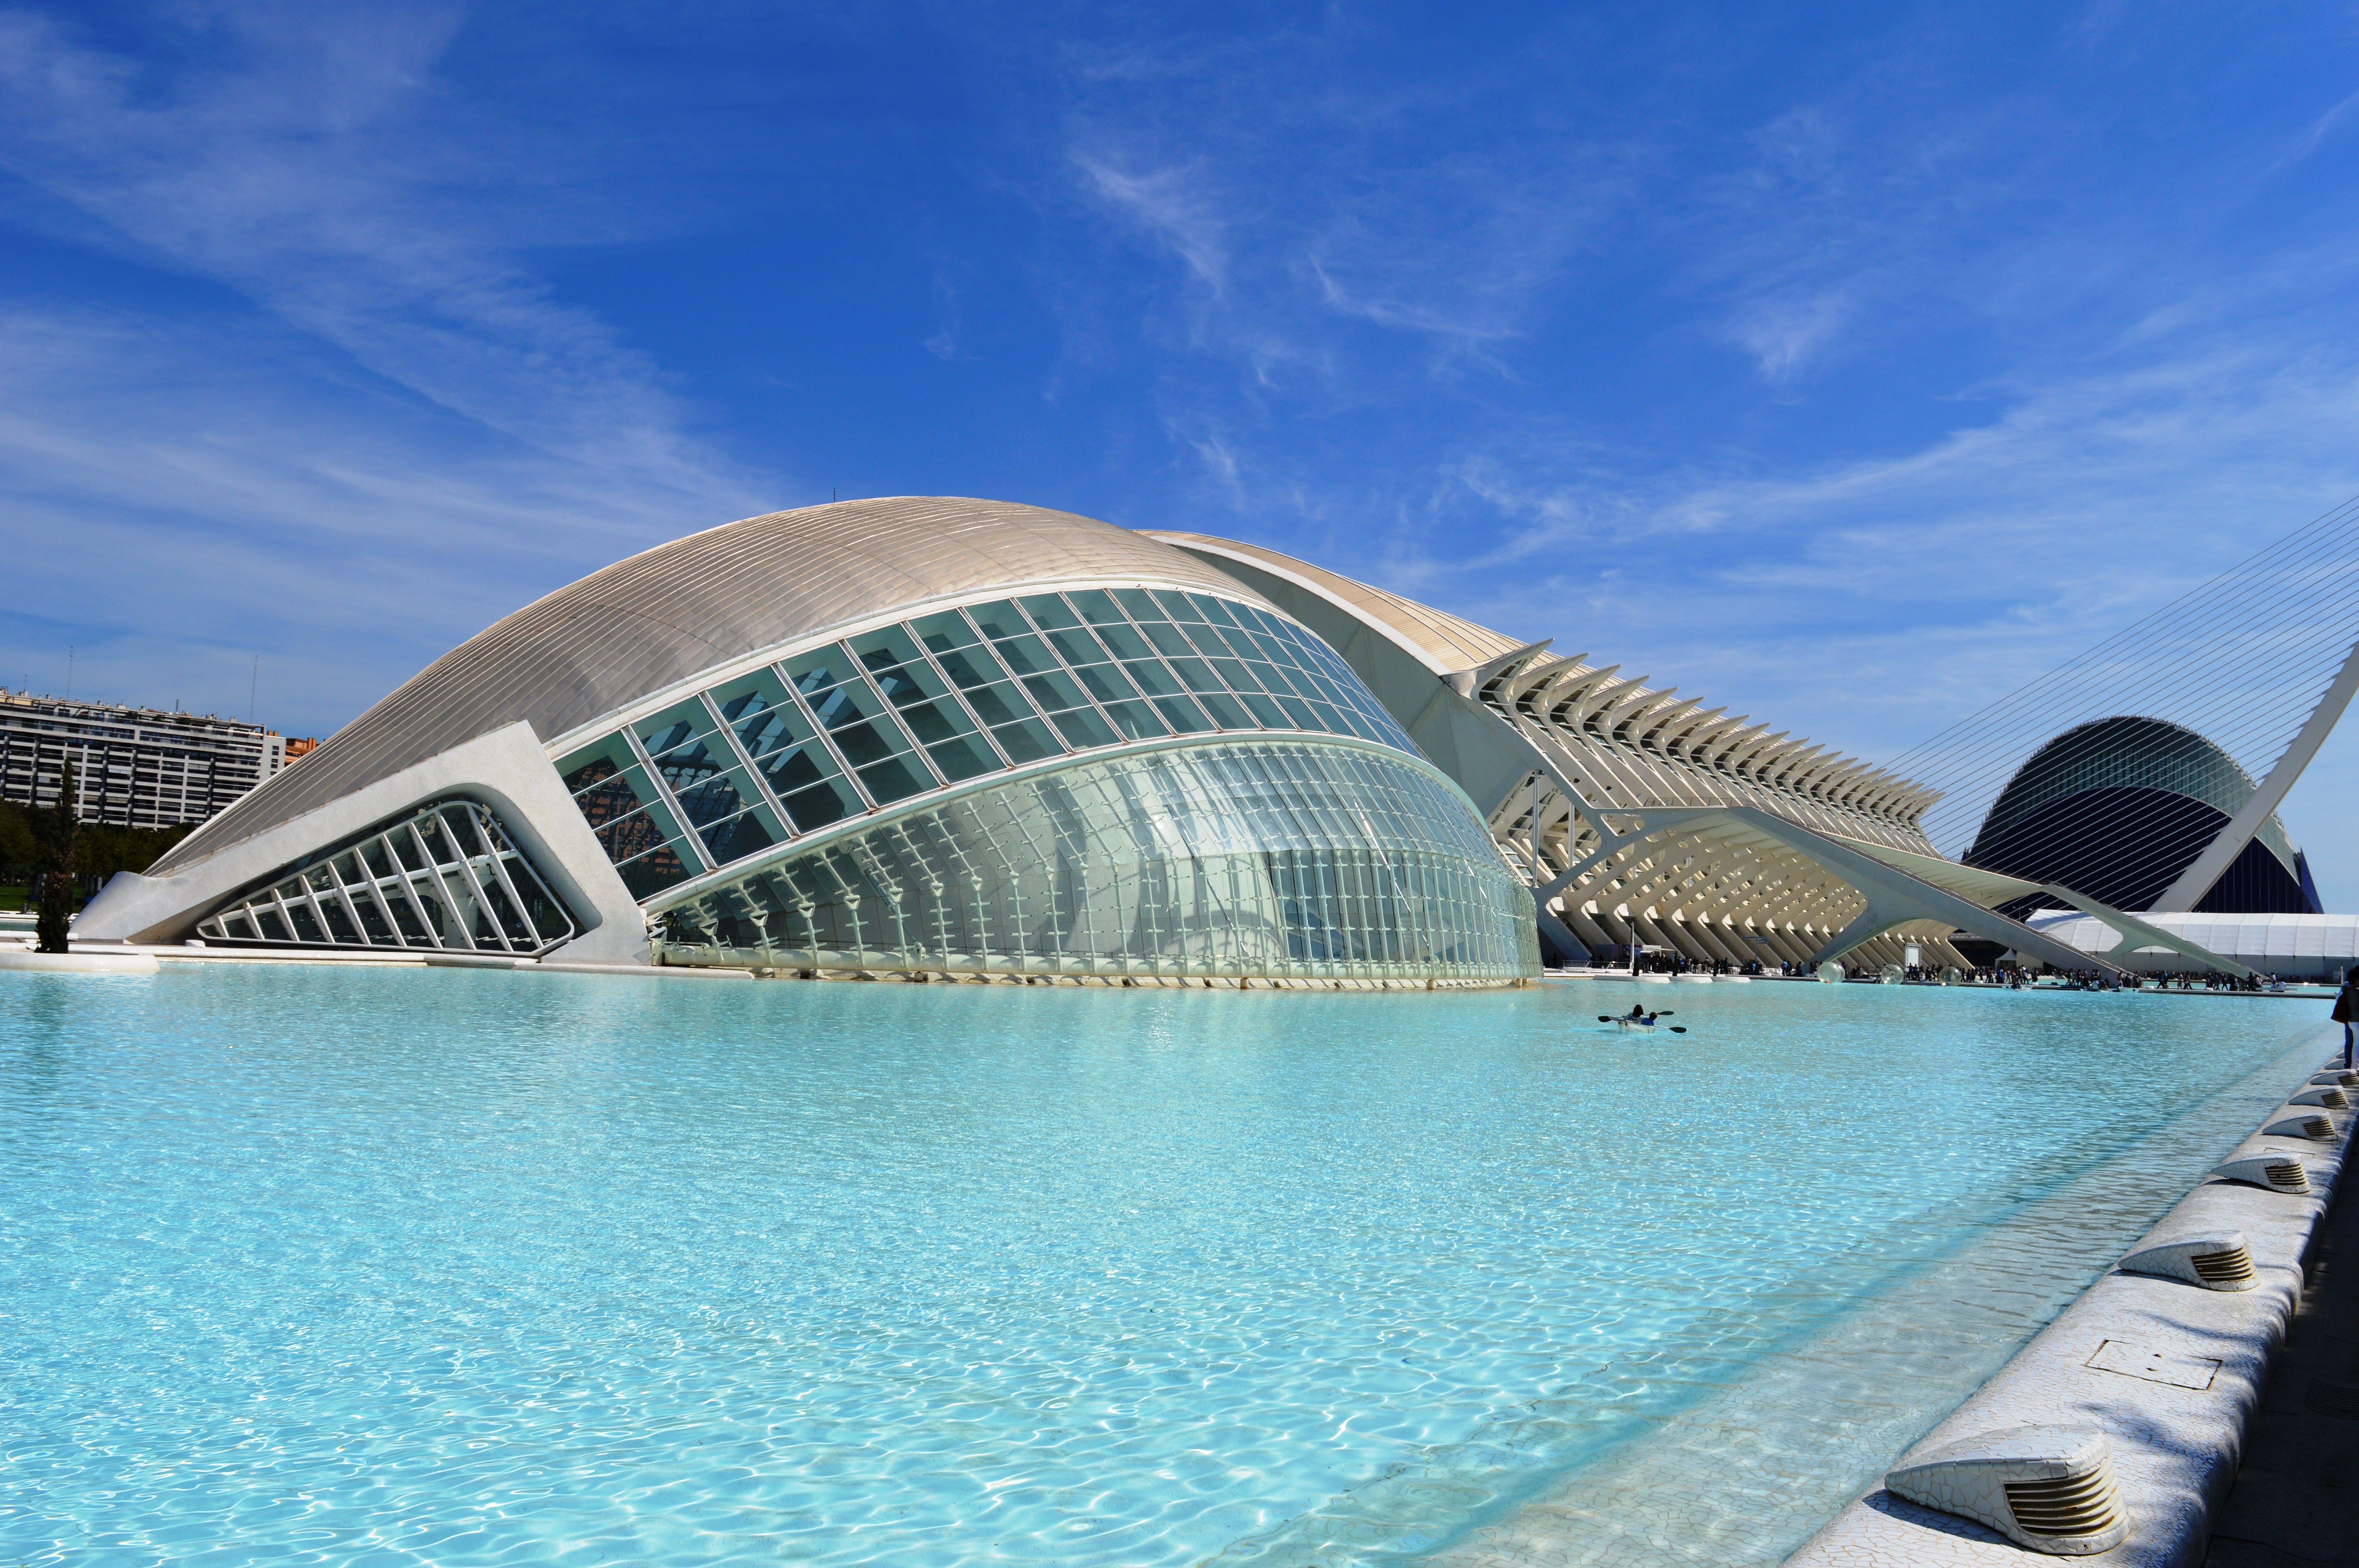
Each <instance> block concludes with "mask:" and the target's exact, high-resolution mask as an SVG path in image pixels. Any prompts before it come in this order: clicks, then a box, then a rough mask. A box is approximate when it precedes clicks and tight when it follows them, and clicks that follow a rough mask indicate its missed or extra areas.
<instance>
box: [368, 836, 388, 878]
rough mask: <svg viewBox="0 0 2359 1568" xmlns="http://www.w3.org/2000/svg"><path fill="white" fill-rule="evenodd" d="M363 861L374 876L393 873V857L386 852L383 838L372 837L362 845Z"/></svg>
mask: <svg viewBox="0 0 2359 1568" xmlns="http://www.w3.org/2000/svg"><path fill="white" fill-rule="evenodd" d="M361 863H362V864H363V865H364V866H366V867H367V868H368V870H369V875H370V876H372V877H389V876H391V875H393V858H392V857H391V856H389V855H387V854H386V851H385V840H384V838H371V839H370V840H369V841H368V842H367V843H365V844H363V845H362V846H361Z"/></svg>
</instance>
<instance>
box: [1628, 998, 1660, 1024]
mask: <svg viewBox="0 0 2359 1568" xmlns="http://www.w3.org/2000/svg"><path fill="white" fill-rule="evenodd" d="M1630 1022H1633V1023H1652V1022H1655V1015H1654V1014H1653V1013H1651V1012H1648V1011H1647V1009H1646V1006H1645V1004H1644V1003H1641V1004H1639V1005H1638V1006H1636V1007H1633V1008H1632V1009H1631V1010H1630Z"/></svg>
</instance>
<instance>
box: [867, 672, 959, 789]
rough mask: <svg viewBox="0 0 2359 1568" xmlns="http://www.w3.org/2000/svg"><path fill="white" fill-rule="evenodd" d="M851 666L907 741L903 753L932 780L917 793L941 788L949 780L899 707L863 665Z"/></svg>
mask: <svg viewBox="0 0 2359 1568" xmlns="http://www.w3.org/2000/svg"><path fill="white" fill-rule="evenodd" d="M923 646H924V645H923V644H922V643H920V644H919V647H920V649H922V648H923ZM853 667H854V668H855V669H857V670H858V671H859V673H858V674H857V675H856V676H854V677H853V678H854V679H856V680H858V681H859V682H860V683H861V684H862V686H863V687H865V688H866V690H867V692H868V695H869V696H871V697H875V699H876V711H877V712H878V713H879V714H881V715H883V716H885V717H886V718H888V719H891V721H892V724H893V728H895V729H896V730H899V731H900V732H901V739H902V740H904V741H908V743H909V750H908V752H907V753H905V754H906V755H908V756H912V757H915V758H917V759H918V765H919V767H921V768H923V769H924V770H925V772H926V776H927V777H929V778H930V779H932V780H933V781H934V782H933V784H931V785H930V786H929V789H928V790H921V791H919V794H921V795H922V794H927V793H929V792H930V791H931V790H936V789H940V788H941V787H942V785H943V784H947V783H948V782H949V781H948V780H947V779H945V778H943V777H942V771H941V769H940V768H938V767H936V766H934V759H933V758H931V757H930V756H928V755H927V754H926V748H925V746H924V745H923V744H922V743H920V742H919V740H918V735H917V731H916V730H912V729H910V728H909V721H908V719H904V718H902V717H901V710H900V709H899V708H896V707H894V706H893V705H892V704H891V703H890V702H888V701H886V697H885V688H884V687H880V686H878V685H877V684H876V677H875V676H872V675H870V674H869V673H868V670H867V668H866V667H865V666H864V665H860V664H859V663H858V662H857V661H856V660H855V661H854V665H853ZM845 684H847V685H849V684H850V683H849V682H847V683H845ZM894 804H895V805H899V804H900V803H899V802H898V801H896V802H895V803H894Z"/></svg>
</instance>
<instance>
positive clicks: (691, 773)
mask: <svg viewBox="0 0 2359 1568" xmlns="http://www.w3.org/2000/svg"><path fill="white" fill-rule="evenodd" d="M716 748H718V749H716ZM734 757H735V753H734V752H729V751H728V749H727V744H726V742H724V741H722V740H721V739H720V737H718V736H709V737H707V738H705V739H703V740H699V741H690V742H689V743H688V744H687V745H685V746H681V747H679V748H677V749H675V750H673V751H669V752H665V753H664V754H663V755H661V756H659V757H658V758H657V759H656V772H658V773H661V774H662V775H663V781H664V783H666V784H669V785H671V792H672V794H674V795H679V796H681V797H682V798H683V799H685V797H686V796H688V795H690V794H691V793H692V792H693V791H695V790H696V789H697V788H698V787H699V786H700V785H701V784H703V783H704V782H705V781H706V780H707V779H710V778H712V776H713V775H714V774H715V773H719V772H721V770H722V769H723V768H725V767H727V766H728V765H729V764H730V762H732V761H733V760H734Z"/></svg>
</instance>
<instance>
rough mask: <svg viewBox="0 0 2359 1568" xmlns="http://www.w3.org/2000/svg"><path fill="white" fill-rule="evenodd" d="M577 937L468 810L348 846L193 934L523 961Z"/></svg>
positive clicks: (450, 807)
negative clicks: (502, 956) (519, 956)
mask: <svg viewBox="0 0 2359 1568" xmlns="http://www.w3.org/2000/svg"><path fill="white" fill-rule="evenodd" d="M578 929H579V928H578V927H577V926H576V925H574V923H573V917H572V916H571V914H568V913H567V912H566V908H565V906H564V905H563V904H562V903H559V902H558V900H557V898H556V896H555V895H554V894H552V893H551V892H549V889H548V887H547V886H546V885H545V884H544V883H543V882H542V881H541V880H540V878H539V877H538V876H536V875H534V873H533V870H532V867H531V866H530V865H528V864H527V862H526V860H525V858H524V856H523V855H521V854H519V853H518V852H517V850H516V846H515V845H514V844H513V843H512V842H510V841H509V838H508V836H507V834H506V831H505V830H503V829H502V828H501V827H500V824H499V819H498V818H497V817H495V816H493V815H492V814H491V813H490V812H489V811H487V810H485V809H484V807H483V806H481V805H480V804H478V803H477V802H474V801H472V800H440V801H435V802H432V803H430V804H429V805H426V806H420V807H419V808H418V809H417V810H416V811H415V812H413V813H411V814H410V815H409V816H406V817H404V818H403V819H401V820H400V821H398V822H394V823H389V824H387V825H386V826H384V827H374V828H371V829H370V830H369V831H367V832H366V833H359V834H354V835H353V837H352V838H346V839H344V840H343V841H342V842H341V843H338V844H335V845H332V846H331V847H329V848H328V849H322V850H321V851H320V852H319V853H317V854H315V855H312V856H310V857H309V858H307V859H305V860H299V861H297V862H296V863H295V864H294V865H293V866H291V867H289V868H288V870H287V871H283V872H281V873H279V877H278V880H277V881H274V882H272V883H271V884H270V885H269V886H267V887H264V888H262V889H259V890H258V891H256V892H249V893H247V894H245V896H244V897H242V898H240V899H238V900H237V901H235V902H234V903H231V904H230V905H229V906H228V907H226V908H224V909H222V910H219V911H217V912H215V913H214V914H212V915H210V916H208V917H207V918H205V919H204V920H202V921H200V922H199V923H198V925H197V931H198V934H199V935H202V936H204V937H205V938H207V939H208V940H210V941H215V942H267V943H270V944H272V945H273V946H281V945H292V946H320V947H398V948H418V949H423V950H425V951H427V952H462V953H513V954H524V955H535V956H537V955H538V954H541V953H545V952H547V951H549V949H550V948H551V947H554V946H557V945H558V944H560V943H561V942H565V941H567V940H570V939H571V937H573V936H574V935H576V934H577V932H578Z"/></svg>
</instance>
